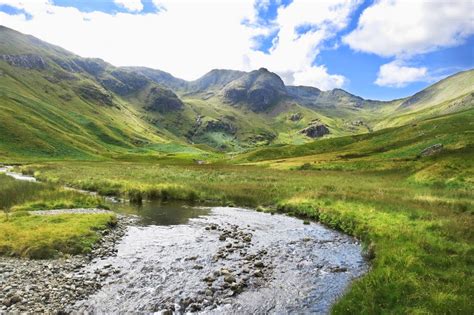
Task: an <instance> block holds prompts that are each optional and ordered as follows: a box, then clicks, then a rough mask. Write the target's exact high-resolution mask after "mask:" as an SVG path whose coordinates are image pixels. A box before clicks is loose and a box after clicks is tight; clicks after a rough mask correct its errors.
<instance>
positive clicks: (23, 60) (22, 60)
mask: <svg viewBox="0 0 474 315" xmlns="http://www.w3.org/2000/svg"><path fill="white" fill-rule="evenodd" d="M0 59H1V60H3V61H5V62H7V63H8V64H9V65H10V66H13V67H19V68H25V69H33V70H43V69H46V67H47V66H48V64H47V63H46V61H45V60H44V59H43V57H41V56H39V55H33V54H26V55H0Z"/></svg>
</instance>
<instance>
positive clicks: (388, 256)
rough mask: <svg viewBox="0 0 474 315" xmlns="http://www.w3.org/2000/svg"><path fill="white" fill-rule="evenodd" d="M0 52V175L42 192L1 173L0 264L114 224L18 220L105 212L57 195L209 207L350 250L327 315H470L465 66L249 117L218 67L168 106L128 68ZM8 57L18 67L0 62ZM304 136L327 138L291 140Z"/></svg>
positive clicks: (18, 44)
mask: <svg viewBox="0 0 474 315" xmlns="http://www.w3.org/2000/svg"><path fill="white" fill-rule="evenodd" d="M5 55H9V57H8V58H5V59H1V58H0V122H1V123H0V164H15V165H16V170H17V171H21V172H23V173H25V174H29V175H34V176H35V177H36V178H38V179H39V180H40V181H41V183H28V182H20V181H16V180H13V179H12V178H10V177H7V176H5V175H2V174H0V209H1V210H3V212H4V213H3V214H1V215H0V231H1V233H0V255H5V256H14V257H22V258H54V257H58V256H61V255H64V254H65V255H70V254H71V255H72V254H83V253H86V252H88V251H90V250H91V247H92V246H93V244H94V243H95V242H97V241H98V240H99V233H97V231H98V230H103V229H106V228H109V227H111V226H113V225H114V224H115V223H116V218H115V216H113V215H110V214H80V215H79V214H75V215H73V214H62V215H54V216H37V215H34V213H32V211H35V210H44V209H62V208H82V207H85V208H96V207H99V208H104V207H106V206H105V205H104V200H103V199H102V197H99V196H90V195H85V194H81V193H79V192H75V191H71V190H68V189H65V188H64V187H63V186H64V185H67V186H72V187H75V188H79V189H86V190H92V191H96V192H98V193H99V194H100V195H103V196H120V197H123V198H126V199H129V200H130V201H132V202H137V203H140V202H141V201H142V200H144V199H160V200H181V201H183V202H192V203H199V202H201V203H208V202H212V203H213V204H219V205H227V206H243V207H249V208H254V209H257V210H258V211H268V212H271V213H275V212H283V213H287V214H289V215H294V216H299V217H302V218H303V219H305V220H315V221H320V222H322V223H324V224H325V225H327V226H329V227H331V228H334V229H337V230H340V231H343V232H345V233H347V234H350V235H353V236H354V237H357V238H358V239H360V240H361V241H362V244H363V246H364V251H365V256H366V257H367V259H369V260H370V264H371V268H370V271H369V272H368V273H367V274H366V275H365V276H363V277H362V278H361V279H358V280H357V281H355V282H354V283H353V284H352V285H351V287H350V288H349V289H348V290H347V292H346V294H345V295H344V296H343V297H341V299H340V300H338V302H337V303H336V304H335V305H334V307H333V313H335V314H473V313H474V233H473V231H474V217H473V216H474V94H473V86H474V70H468V71H464V72H459V73H457V74H455V75H453V76H451V77H448V78H446V79H444V80H442V81H440V82H438V83H435V84H433V85H431V86H429V87H427V88H426V89H424V90H422V91H420V92H419V93H416V94H414V95H412V96H408V97H406V98H403V99H398V100H393V101H389V102H382V101H371V100H364V99H362V98H360V97H357V96H355V95H352V94H350V93H348V92H346V91H343V90H340V89H334V90H331V91H319V90H317V91H319V92H317V93H316V94H314V93H315V92H314V89H313V90H312V91H313V94H311V93H309V94H310V96H307V94H305V92H304V91H302V90H298V87H290V86H288V87H280V88H282V89H286V88H288V93H287V94H284V95H283V94H282V95H283V96H281V97H280V98H278V99H276V100H275V102H273V103H272V104H269V105H268V107H265V108H264V109H261V110H260V109H255V108H254V107H252V105H255V104H254V103H251V102H248V103H245V102H244V101H238V102H236V103H231V102H229V100H228V99H226V98H225V97H224V96H223V95H224V94H225V93H224V92H225V91H226V90H225V87H224V85H222V86H219V84H214V83H215V82H217V83H219V82H221V83H222V82H223V81H225V80H227V79H228V78H229V77H232V76H235V75H236V74H235V71H232V70H218V71H211V72H210V73H209V74H208V75H205V76H204V77H203V78H201V79H198V80H196V81H193V82H188V83H183V82H181V81H179V82H181V83H182V84H184V85H183V86H185V85H186V84H188V85H189V86H191V87H192V84H196V82H197V83H199V84H198V85H203V86H205V85H206V84H207V83H209V82H210V84H208V85H207V87H205V88H203V90H199V91H197V92H196V91H193V90H192V89H191V88H189V89H188V90H186V89H185V88H184V87H180V88H179V89H177V90H176V91H175V92H176V94H174V92H173V91H171V90H166V89H165V88H164V87H163V86H161V85H159V82H156V81H154V80H153V79H150V78H148V77H143V76H142V75H141V74H139V73H137V72H134V70H130V69H128V68H118V67H114V66H113V65H111V64H108V63H106V62H104V61H102V60H99V59H92V58H82V57H79V56H77V55H74V54H72V53H70V52H68V51H65V50H63V49H61V48H59V47H56V46H53V45H50V44H48V43H45V42H42V41H40V40H38V39H35V38H33V37H30V36H25V35H23V34H21V33H18V32H16V31H13V30H10V29H7V28H5V27H2V26H0V56H5ZM16 55H22V57H21V58H20V59H19V60H20V61H21V62H20V63H18V62H17V64H15V63H11V62H10V63H9V62H7V61H8V60H10V59H12V58H13V59H15V56H16ZM39 57H41V60H43V61H44V65H43V66H41V65H42V63H40V64H39V65H38V60H39V59H38V58H39ZM17 61H18V60H17ZM23 63H26V65H25V64H23ZM148 70H151V72H153V71H157V70H153V69H148ZM253 73H254V74H255V73H256V74H257V75H259V78H260V79H259V80H257V81H258V82H259V84H258V85H255V84H254V85H252V86H250V87H249V88H248V89H249V90H252V91H255V89H257V92H262V91H261V90H262V86H263V90H264V92H265V91H267V89H270V90H271V88H272V86H274V83H275V82H274V80H273V81H272V80H271V78H273V79H275V77H274V76H273V75H272V74H270V73H269V72H268V71H267V70H258V71H256V72H253ZM155 74H156V73H155ZM158 74H159V71H158ZM246 75H247V76H250V74H249V73H247V74H246ZM252 75H253V74H252ZM275 76H276V75H275ZM210 77H211V79H212V80H210V79H209V78H210ZM239 78H240V77H239ZM269 78H270V79H269ZM267 79H268V82H267V81H266V80H267ZM175 80H177V79H176V78H175ZM237 80H238V79H236V81H237ZM264 81H265V82H264ZM213 82H214V83H213ZM232 82H235V81H232ZM232 82H230V83H232ZM161 83H163V82H161ZM164 83H166V82H164ZM168 83H169V82H168ZM171 83H172V82H171ZM181 83H180V84H181ZM230 83H229V82H226V85H225V86H228V85H229V84H230ZM267 83H268V84H267ZM299 88H302V89H303V90H304V89H305V87H299ZM306 88H308V87H306ZM258 89H260V91H259V90H258ZM295 89H296V90H298V91H299V92H298V93H300V94H298V93H296V92H295ZM289 90H293V92H292V93H296V94H291V93H290V92H289ZM267 92H268V91H267ZM301 95H302V96H301ZM305 95H306V96H305ZM244 99H245V98H244ZM257 105H258V104H257ZM295 117H296V118H295ZM312 124H323V125H324V126H325V127H327V129H328V130H329V134H325V135H323V136H321V137H318V136H316V138H311V137H310V136H309V135H307V134H305V133H302V131H304V129H305V128H307V127H308V126H311V125H312ZM433 146H436V148H438V149H437V150H436V151H433V152H431V153H430V154H424V153H423V152H426V151H425V150H426V149H429V148H433ZM30 211H31V212H30Z"/></svg>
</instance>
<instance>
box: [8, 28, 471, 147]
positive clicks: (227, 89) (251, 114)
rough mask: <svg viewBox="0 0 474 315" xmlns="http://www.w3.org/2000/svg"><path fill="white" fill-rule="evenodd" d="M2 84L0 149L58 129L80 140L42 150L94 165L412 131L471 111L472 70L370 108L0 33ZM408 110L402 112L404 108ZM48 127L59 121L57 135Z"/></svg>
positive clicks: (260, 77)
mask: <svg viewBox="0 0 474 315" xmlns="http://www.w3.org/2000/svg"><path fill="white" fill-rule="evenodd" d="M0 82H1V85H0V99H1V100H2V108H3V110H4V111H3V113H2V120H5V121H9V122H10V123H9V124H8V126H9V127H8V128H7V127H5V126H4V127H3V129H2V128H0V134H1V135H2V136H4V135H7V134H8V135H9V136H10V138H11V140H4V144H3V147H4V148H8V146H10V147H11V146H13V142H14V139H17V140H18V139H23V140H24V141H25V143H27V142H28V139H31V138H32V137H33V138H35V137H36V138H38V137H43V138H45V137H46V136H45V132H46V133H48V137H46V138H48V139H49V138H50V137H49V133H52V134H56V133H57V132H59V131H60V130H62V131H61V132H67V133H70V132H73V133H74V132H76V133H77V134H72V135H70V136H67V137H66V138H67V139H66V138H64V137H62V136H60V135H58V136H55V139H54V141H53V140H52V139H49V140H47V141H43V142H41V141H40V142H38V141H37V145H38V147H41V148H42V149H41V150H40V151H41V152H51V150H53V151H54V150H57V147H58V146H61V145H64V147H68V148H69V149H68V150H75V149H73V147H74V148H84V150H83V153H84V152H85V153H84V154H85V156H94V155H97V154H98V155H102V154H104V152H102V151H103V150H105V151H106V152H110V153H108V154H114V152H122V151H123V150H132V151H133V150H138V151H143V152H150V153H153V152H158V153H159V152H160V151H159V147H160V146H157V145H156V144H159V143H176V144H177V147H178V148H179V150H181V149H183V148H184V147H186V149H183V150H184V151H186V152H190V151H192V152H196V151H199V150H200V149H194V148H193V147H194V146H195V145H202V146H206V147H207V148H208V149H210V150H214V149H218V150H221V151H241V150H249V149H252V148H254V147H256V146H262V145H268V144H303V143H307V142H311V141H314V139H315V138H320V137H339V136H345V135H355V134H359V133H366V132H371V131H372V130H378V129H383V128H385V127H387V126H388V127H390V126H398V125H402V124H407V123H413V122H415V121H417V120H419V119H421V118H426V117H432V116H434V115H439V114H443V113H447V112H453V111H457V110H461V109H463V108H466V107H470V106H472V99H473V96H472V88H471V86H472V83H473V82H474V71H473V70H470V71H465V72H462V73H460V74H459V75H457V76H456V75H454V76H451V77H449V78H446V79H445V80H442V81H440V82H438V83H436V84H433V85H432V86H430V87H428V88H427V89H425V90H423V91H425V92H423V91H420V92H419V93H417V94H415V95H413V96H411V97H407V98H404V99H398V100H394V101H388V102H387V101H374V100H365V99H363V98H361V97H358V96H356V95H353V94H351V93H349V92H347V91H345V90H343V89H333V90H329V91H321V90H320V89H318V88H314V87H307V86H286V85H285V84H284V82H283V81H282V79H281V78H280V77H279V76H278V75H277V74H275V73H273V72H270V71H268V70H267V69H265V68H260V69H257V70H253V71H251V72H243V71H236V70H228V69H213V70H211V71H209V72H208V73H206V74H205V75H203V76H202V77H200V78H198V79H197V80H194V81H185V80H182V79H179V78H176V77H174V76H173V75H172V74H170V73H167V72H164V71H161V70H154V69H150V68H146V67H115V66H113V65H111V64H109V63H107V62H106V61H104V60H102V59H99V58H82V57H80V56H78V55H76V54H74V53H71V52H69V51H67V50H65V49H62V48H60V47H58V46H55V45H51V44H48V43H46V42H44V41H42V40H40V39H37V38H35V37H33V36H30V35H24V34H21V33H19V32H16V31H14V30H11V29H8V28H5V27H2V28H0ZM466 92H467V93H466ZM428 96H429V97H428ZM441 101H442V102H441ZM406 102H410V104H409V106H403V105H402V104H403V103H405V105H406ZM438 102H441V103H439V104H438ZM31 104H36V105H35V107H34V108H33V107H29V106H30V105H31ZM40 112H41V114H40ZM53 117H54V118H53ZM18 119H21V121H22V122H29V123H31V122H33V121H35V123H34V124H32V123H31V124H29V125H28V126H27V128H24V129H22V130H14V129H15V128H14V125H12V122H14V121H17V123H19V121H18ZM38 119H42V121H43V123H40V124H39V121H38ZM55 120H57V121H63V122H64V123H62V124H61V126H60V128H59V129H58V123H57V121H55ZM67 121H69V123H67ZM38 124H39V125H41V124H43V125H44V126H42V127H39V125H38ZM46 127H48V128H51V129H50V130H51V131H48V132H47V131H45V130H44V129H45V128H46ZM71 128H72V129H71ZM73 130H76V131H73ZM318 130H319V131H321V130H322V131H324V132H319V131H318ZM313 131H318V132H313ZM71 137H72V138H71ZM36 138H35V139H36ZM63 138H64V139H63ZM71 139H72V140H71ZM86 139H87V140H86ZM60 140H61V141H64V143H63V144H61V143H62V142H61V143H60ZM58 141H59V142H58ZM6 142H8V146H6V145H5V143H6ZM51 143H56V144H55V145H53V147H51V145H50V144H51ZM68 143H69V144H68ZM71 143H73V144H74V146H73V145H72V144H71ZM188 147H189V148H188ZM0 148H1V144H0ZM104 148H106V149H104ZM211 148H212V149H211ZM42 150H43V151H42ZM148 150H150V151H148ZM167 150H168V149H167ZM42 154H43V153H42ZM45 154H46V153H45ZM61 154H62V153H61ZM78 154H79V153H78ZM81 154H82V153H81Z"/></svg>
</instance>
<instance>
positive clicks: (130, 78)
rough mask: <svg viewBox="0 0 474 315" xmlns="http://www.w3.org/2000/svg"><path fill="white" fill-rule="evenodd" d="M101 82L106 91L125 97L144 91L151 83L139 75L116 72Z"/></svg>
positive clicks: (121, 71)
mask: <svg viewBox="0 0 474 315" xmlns="http://www.w3.org/2000/svg"><path fill="white" fill-rule="evenodd" d="M100 82H101V83H102V85H103V86H104V87H105V88H106V89H109V90H111V91H113V92H114V93H117V94H119V95H121V96H124V95H127V94H132V93H134V92H138V91H139V90H141V89H143V88H144V87H145V86H146V85H147V84H148V83H149V80H148V79H147V78H146V77H144V76H142V75H140V74H138V73H134V72H130V71H125V70H114V71H112V72H111V73H110V75H107V76H106V77H105V78H102V79H100Z"/></svg>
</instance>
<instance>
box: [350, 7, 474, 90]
mask: <svg viewBox="0 0 474 315" xmlns="http://www.w3.org/2000/svg"><path fill="white" fill-rule="evenodd" d="M472 12H474V2H473V1H464V0H457V1H412V0H380V1H377V2H375V4H373V5H372V6H370V7H368V8H367V9H365V10H364V12H363V13H362V14H361V16H360V18H359V22H358V25H357V28H356V29H355V30H354V31H352V32H351V33H349V34H348V35H347V36H345V37H344V38H343V42H344V43H346V44H347V45H349V46H350V47H351V48H352V49H354V50H356V51H363V52H367V53H374V54H376V55H379V56H383V57H395V61H392V62H390V63H388V64H384V65H382V66H381V67H380V69H379V73H378V77H377V80H376V81H375V83H376V84H377V85H380V86H390V87H403V86H406V85H407V84H409V83H411V82H415V81H421V80H426V78H427V71H428V70H427V69H426V68H424V67H421V68H416V67H408V66H405V65H404V62H405V63H406V62H407V61H409V60H410V59H411V58H412V57H414V56H416V55H420V54H424V53H428V52H431V51H435V50H438V49H440V48H444V47H451V46H457V45H460V44H462V43H463V42H464V41H465V39H466V38H467V37H468V36H470V35H472V34H474V15H473V14H472Z"/></svg>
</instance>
